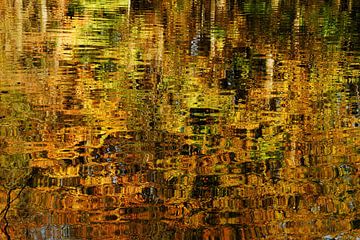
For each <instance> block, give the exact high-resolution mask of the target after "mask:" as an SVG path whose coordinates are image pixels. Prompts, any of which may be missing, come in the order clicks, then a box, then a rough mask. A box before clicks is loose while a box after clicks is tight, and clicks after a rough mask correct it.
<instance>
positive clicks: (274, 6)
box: [271, 0, 279, 10]
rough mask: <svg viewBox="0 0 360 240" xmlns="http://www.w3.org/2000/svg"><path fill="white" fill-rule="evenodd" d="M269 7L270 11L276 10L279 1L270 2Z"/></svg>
mask: <svg viewBox="0 0 360 240" xmlns="http://www.w3.org/2000/svg"><path fill="white" fill-rule="evenodd" d="M271 7H272V9H274V10H275V9H277V8H278V7H279V0H272V1H271Z"/></svg>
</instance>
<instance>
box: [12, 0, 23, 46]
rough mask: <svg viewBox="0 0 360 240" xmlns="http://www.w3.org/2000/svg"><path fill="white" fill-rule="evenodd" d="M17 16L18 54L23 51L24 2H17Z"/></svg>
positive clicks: (18, 0) (21, 0) (20, 0)
mask: <svg viewBox="0 0 360 240" xmlns="http://www.w3.org/2000/svg"><path fill="white" fill-rule="evenodd" d="M14 5H15V14H16V20H15V21H16V22H15V26H16V35H15V38H16V40H15V42H16V52H18V53H19V52H21V51H22V34H23V32H22V29H23V14H22V12H23V11H22V6H23V0H15V4H14Z"/></svg>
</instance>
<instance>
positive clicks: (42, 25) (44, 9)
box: [40, 0, 47, 32]
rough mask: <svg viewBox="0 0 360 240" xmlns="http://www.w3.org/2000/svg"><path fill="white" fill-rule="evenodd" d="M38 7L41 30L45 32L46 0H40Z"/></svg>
mask: <svg viewBox="0 0 360 240" xmlns="http://www.w3.org/2000/svg"><path fill="white" fill-rule="evenodd" d="M40 1H41V3H40V8H41V19H40V20H41V25H40V30H41V32H46V23H47V9H46V0H40Z"/></svg>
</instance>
